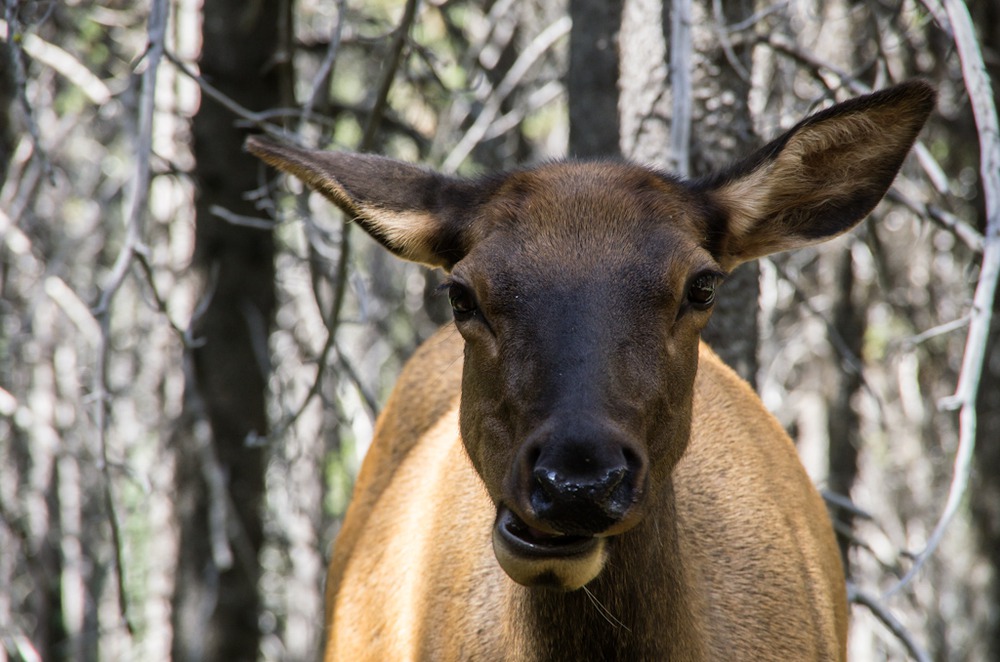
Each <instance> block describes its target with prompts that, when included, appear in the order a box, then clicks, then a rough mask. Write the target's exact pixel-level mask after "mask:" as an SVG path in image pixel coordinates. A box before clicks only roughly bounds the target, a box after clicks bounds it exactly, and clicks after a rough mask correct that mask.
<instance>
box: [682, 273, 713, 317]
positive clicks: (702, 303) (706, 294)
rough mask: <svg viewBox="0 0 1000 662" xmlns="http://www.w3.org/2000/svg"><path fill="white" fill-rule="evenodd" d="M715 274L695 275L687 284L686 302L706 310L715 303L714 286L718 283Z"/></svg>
mask: <svg viewBox="0 0 1000 662" xmlns="http://www.w3.org/2000/svg"><path fill="white" fill-rule="evenodd" d="M718 280H719V279H718V277H717V276H716V275H715V274H702V275H700V276H698V277H696V278H695V279H694V280H693V281H691V284H690V285H689V286H688V292H687V298H688V302H689V303H690V304H691V305H692V306H694V307H695V308H697V309H698V310H707V309H708V308H710V307H711V305H712V304H713V303H715V286H716V284H717V283H718Z"/></svg>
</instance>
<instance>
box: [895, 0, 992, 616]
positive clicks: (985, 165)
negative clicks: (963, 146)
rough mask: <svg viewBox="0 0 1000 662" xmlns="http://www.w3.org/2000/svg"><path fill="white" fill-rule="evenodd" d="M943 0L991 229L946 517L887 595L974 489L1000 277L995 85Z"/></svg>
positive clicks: (973, 316) (953, 1)
mask: <svg viewBox="0 0 1000 662" xmlns="http://www.w3.org/2000/svg"><path fill="white" fill-rule="evenodd" d="M943 4H944V8H945V11H946V12H947V14H948V19H949V20H950V21H951V27H952V30H953V31H954V35H955V45H956V47H957V48H958V56H959V59H960V60H961V62H962V76H963V78H964V80H965V87H966V89H967V90H968V93H969V100H970V102H971V104H972V112H973V116H974V117H975V120H976V127H977V129H978V132H979V148H980V164H979V171H980V176H981V177H982V182H983V196H984V198H985V203H986V204H985V207H986V232H985V233H984V245H983V261H982V266H981V267H980V271H979V282H978V283H977V284H976V292H975V294H974V295H973V299H972V310H971V312H970V313H969V333H968V336H967V337H966V342H965V354H964V356H963V357H962V369H961V372H960V373H959V377H958V384H957V386H956V388H955V394H954V395H953V396H951V397H949V398H945V399H944V400H942V401H941V402H940V404H939V406H940V407H941V408H942V409H951V410H954V409H959V410H960V412H959V418H958V420H959V432H958V450H957V451H956V453H955V465H954V469H953V472H952V478H951V485H950V486H949V488H948V499H947V501H946V502H945V506H944V509H943V511H942V513H941V517H940V518H939V519H938V522H937V524H936V525H935V527H934V530H933V531H932V532H931V535H930V537H929V538H928V539H927V545H926V546H925V547H924V549H923V551H922V552H920V553H919V554H918V555H917V557H916V559H915V560H914V563H913V566H912V567H911V568H910V570H909V572H907V573H906V575H904V576H903V578H902V579H901V580H899V582H898V583H897V584H896V585H894V586H893V587H892V588H890V589H889V590H888V591H886V593H885V597H889V596H891V595H893V594H895V593H896V592H898V591H900V590H901V589H902V588H904V587H905V586H907V585H908V584H909V583H910V582H911V581H912V580H913V578H914V577H915V576H916V575H917V573H919V572H920V569H921V568H922V567H923V566H924V564H925V563H926V562H927V560H928V559H929V558H930V557H931V556H932V555H933V554H934V552H935V551H937V548H938V547H939V546H940V544H941V541H942V540H943V539H944V534H945V531H946V530H947V528H948V525H949V524H951V521H952V520H953V519H954V517H955V515H956V514H957V513H958V509H959V506H960V505H961V503H962V500H963V498H964V497H965V492H966V490H967V489H968V485H969V477H970V475H971V473H972V459H973V454H974V451H975V446H976V425H977V416H976V398H977V395H978V394H979V381H980V378H981V377H982V372H983V363H984V361H985V357H986V344H987V341H988V340H989V334H990V323H991V321H992V316H993V300H994V297H995V295H996V288H997V280H998V278H1000V121H998V120H997V110H996V106H995V105H994V102H993V91H992V89H991V87H990V80H989V76H988V74H987V72H986V67H985V65H984V64H983V56H982V52H981V51H980V49H979V44H978V42H977V41H976V36H975V29H974V28H973V25H972V18H971V17H970V16H969V10H968V8H967V7H966V6H965V4H964V3H963V2H961V0H944V3H943Z"/></svg>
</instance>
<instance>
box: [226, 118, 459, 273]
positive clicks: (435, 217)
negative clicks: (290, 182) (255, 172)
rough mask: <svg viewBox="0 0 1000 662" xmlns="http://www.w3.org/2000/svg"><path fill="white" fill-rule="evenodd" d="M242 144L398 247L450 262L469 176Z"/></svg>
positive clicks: (254, 140)
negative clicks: (465, 177)
mask: <svg viewBox="0 0 1000 662" xmlns="http://www.w3.org/2000/svg"><path fill="white" fill-rule="evenodd" d="M245 147H246V150H247V151H248V152H250V153H251V154H253V155H254V156H256V157H258V158H260V159H261V160H263V161H264V162H266V163H267V164H268V165H271V166H273V167H275V168H277V169H279V170H282V171H283V172H286V173H289V174H292V175H295V176H296V177H298V178H299V179H301V180H302V181H303V182H305V184H306V185H308V186H309V187H310V188H312V189H314V190H316V191H318V192H319V193H322V194H323V195H324V196H326V198H328V199H329V200H330V201H331V202H333V203H334V204H335V205H337V206H338V207H340V208H341V209H342V210H343V211H344V212H345V213H346V214H348V215H349V216H351V217H352V218H354V219H356V220H357V221H358V223H359V224H360V225H361V226H362V227H363V228H364V229H365V231H366V232H367V233H368V234H370V235H371V236H372V237H374V238H375V239H376V240H377V241H378V242H379V243H381V244H382V245H383V246H385V247H386V248H388V249H389V250H390V251H392V252H393V253H395V254H396V255H398V256H400V257H402V258H404V259H406V260H411V261H413V262H421V263H423V264H427V265H430V266H435V267H443V268H445V269H451V267H453V266H454V265H455V263H456V262H458V260H460V259H461V258H462V256H463V255H464V254H465V252H466V248H465V246H464V245H463V237H462V234H463V232H462V227H463V225H464V221H465V220H466V219H467V218H468V216H469V214H470V213H471V212H472V211H473V210H474V208H475V207H476V206H477V204H478V203H477V198H478V195H477V191H478V188H477V187H475V186H474V185H473V184H472V183H471V182H468V181H465V180H460V179H453V178H449V177H445V176H444V175H441V174H438V173H436V172H434V171H431V170H427V169H425V168H421V167H418V166H415V165H412V164H409V163H404V162H402V161H395V160H393V159H389V158H385V157H382V156H374V155H371V154H355V153H351V152H326V151H320V150H309V149H301V148H299V147H292V146H289V145H284V144H279V143H276V142H273V141H271V140H267V139H265V138H261V137H260V136H250V137H249V138H247V141H246V145H245Z"/></svg>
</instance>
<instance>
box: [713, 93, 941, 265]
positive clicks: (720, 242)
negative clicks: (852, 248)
mask: <svg viewBox="0 0 1000 662" xmlns="http://www.w3.org/2000/svg"><path fill="white" fill-rule="evenodd" d="M935 99H936V93H935V91H934V89H933V88H932V87H931V86H930V85H928V84H927V83H925V82H923V81H911V82H908V83H903V84H901V85H897V86H895V87H892V88H889V89H886V90H882V91H880V92H876V93H874V94H870V95H868V96H863V97H859V98H856V99H852V100H850V101H846V102H844V103H841V104H837V105H836V106H833V107H831V108H828V109H827V110H824V111H821V112H819V113H816V114H815V115H812V116H810V117H808V118H806V119H805V120H803V121H802V122H800V123H799V124H798V125H797V126H795V127H793V128H792V129H791V130H790V131H788V132H786V133H785V134H784V135H782V136H781V137H779V138H778V139H776V140H774V141H773V142H771V143H770V144H768V145H767V146H765V147H763V148H761V149H760V150H759V151H757V152H756V153H755V154H754V155H752V156H751V157H750V158H748V159H746V160H744V161H742V162H739V163H737V164H736V165H734V166H732V167H731V168H729V169H728V170H726V171H724V172H722V173H720V174H718V175H715V176H713V177H711V178H709V179H707V180H704V181H702V182H699V183H696V184H695V188H697V189H700V190H702V191H703V192H705V193H707V194H708V195H709V197H710V198H711V199H712V200H713V201H714V203H715V204H714V205H713V206H715V207H716V208H717V209H719V210H720V211H721V216H722V219H720V220H721V223H720V225H719V226H717V227H719V230H718V231H717V233H715V234H716V236H713V237H710V242H711V243H712V246H713V248H714V249H715V250H716V252H717V253H718V255H716V258H717V259H718V260H719V263H720V264H721V265H722V266H723V267H724V268H726V269H731V268H732V267H735V266H736V265H738V264H740V263H742V262H745V261H747V260H752V259H754V258H758V257H761V256H763V255H768V254H770V253H775V252H778V251H783V250H788V249H791V248H798V247H801V246H805V245H809V244H814V243H818V242H820V241H824V240H826V239H829V238H831V237H835V236H837V235H839V234H841V233H843V232H846V231H847V230H849V229H851V228H852V227H854V226H855V225H856V224H857V223H859V222H860V221H861V219H863V218H864V217H865V216H866V215H868V213H869V212H870V211H871V210H872V209H873V208H874V207H875V205H876V204H877V203H878V201H879V200H881V199H882V196H883V195H885V192H886V191H887V190H888V189H889V186H890V185H891V184H892V180H893V179H894V178H895V176H896V173H897V172H898V171H899V168H900V166H901V165H902V164H903V159H904V158H905V157H906V154H907V152H909V150H910V147H911V146H912V145H913V141H914V140H916V137H917V134H918V133H919V132H920V129H921V127H922V126H923V125H924V122H925V121H926V120H927V117H928V115H930V112H931V110H933V108H934V103H935Z"/></svg>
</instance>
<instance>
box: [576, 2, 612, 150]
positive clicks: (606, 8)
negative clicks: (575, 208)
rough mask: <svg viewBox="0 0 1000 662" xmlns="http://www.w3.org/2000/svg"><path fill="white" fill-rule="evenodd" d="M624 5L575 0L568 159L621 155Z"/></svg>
mask: <svg viewBox="0 0 1000 662" xmlns="http://www.w3.org/2000/svg"><path fill="white" fill-rule="evenodd" d="M623 5H624V0H570V3H569V15H570V18H571V19H572V20H573V28H572V29H571V31H570V33H569V72H568V75H567V81H566V90H567V94H568V96H569V154H570V156H573V157H575V158H595V157H608V156H618V155H619V154H620V153H621V149H620V147H619V141H620V134H619V130H618V33H619V30H620V29H621V24H622V8H623Z"/></svg>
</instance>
